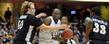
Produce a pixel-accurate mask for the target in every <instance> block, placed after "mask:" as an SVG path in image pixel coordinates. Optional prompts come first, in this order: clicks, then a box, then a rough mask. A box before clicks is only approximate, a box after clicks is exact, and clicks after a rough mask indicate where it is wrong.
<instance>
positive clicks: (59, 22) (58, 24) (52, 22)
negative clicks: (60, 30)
mask: <svg viewBox="0 0 109 44" xmlns="http://www.w3.org/2000/svg"><path fill="white" fill-rule="evenodd" d="M49 18H50V19H51V24H50V26H60V25H61V21H60V20H58V22H57V23H55V21H54V19H53V17H52V16H49Z"/></svg>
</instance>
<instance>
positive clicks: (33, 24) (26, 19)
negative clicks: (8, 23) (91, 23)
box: [13, 2, 64, 44]
mask: <svg viewBox="0 0 109 44" xmlns="http://www.w3.org/2000/svg"><path fill="white" fill-rule="evenodd" d="M31 4H33V3H31V2H30V3H28V4H27V5H26V6H24V7H23V8H24V10H23V12H24V13H23V14H24V15H22V16H20V18H19V21H18V26H17V29H18V30H17V31H16V37H15V39H14V42H13V44H32V40H33V38H34V35H35V31H36V28H37V27H40V28H42V29H56V28H53V27H50V26H46V25H44V24H43V23H42V21H41V20H40V19H38V18H40V17H42V16H46V15H45V14H39V15H37V16H34V15H33V13H34V10H33V9H34V6H33V5H31ZM31 6H32V7H31ZM62 27H63V28H64V26H62ZM60 28H61V27H60Z"/></svg>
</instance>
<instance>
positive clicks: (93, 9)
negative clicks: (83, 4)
mask: <svg viewBox="0 0 109 44" xmlns="http://www.w3.org/2000/svg"><path fill="white" fill-rule="evenodd" d="M92 13H93V15H94V16H101V13H100V7H93V8H92Z"/></svg>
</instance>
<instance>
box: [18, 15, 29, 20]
mask: <svg viewBox="0 0 109 44" xmlns="http://www.w3.org/2000/svg"><path fill="white" fill-rule="evenodd" d="M27 17H28V15H22V16H20V18H19V19H26V18H27Z"/></svg>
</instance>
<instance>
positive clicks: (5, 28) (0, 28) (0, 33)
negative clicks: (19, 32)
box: [0, 22, 15, 44]
mask: <svg viewBox="0 0 109 44" xmlns="http://www.w3.org/2000/svg"><path fill="white" fill-rule="evenodd" d="M14 34H15V27H14V26H13V24H11V23H5V22H2V23H0V44H12V42H13V38H14Z"/></svg>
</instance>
